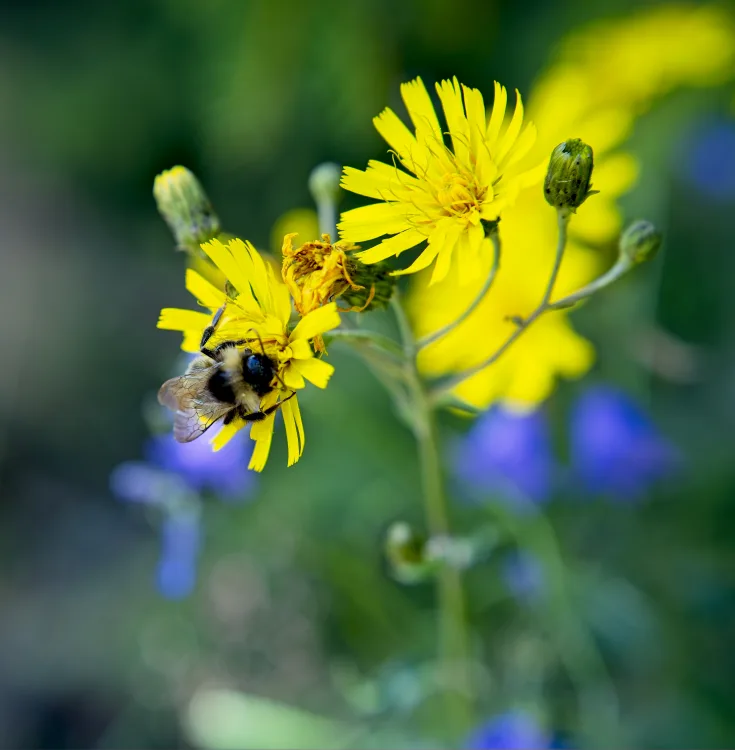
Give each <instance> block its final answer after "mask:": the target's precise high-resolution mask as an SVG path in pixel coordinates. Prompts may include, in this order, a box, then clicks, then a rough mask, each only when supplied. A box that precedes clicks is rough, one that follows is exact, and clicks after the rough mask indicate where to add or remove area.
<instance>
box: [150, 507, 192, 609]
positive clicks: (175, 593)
mask: <svg viewBox="0 0 735 750" xmlns="http://www.w3.org/2000/svg"><path fill="white" fill-rule="evenodd" d="M200 538H201V527H200V524H199V518H198V514H196V513H186V512H182V513H173V514H171V515H169V516H167V517H166V518H165V519H164V522H163V526H162V527H161V553H160V557H159V559H158V566H157V568H156V581H157V584H158V590H159V591H160V592H161V594H162V595H163V596H165V597H166V598H167V599H183V598H184V597H186V596H188V595H189V594H190V593H191V592H192V590H193V589H194V586H195V584H196V577H197V558H198V556H199V545H200Z"/></svg>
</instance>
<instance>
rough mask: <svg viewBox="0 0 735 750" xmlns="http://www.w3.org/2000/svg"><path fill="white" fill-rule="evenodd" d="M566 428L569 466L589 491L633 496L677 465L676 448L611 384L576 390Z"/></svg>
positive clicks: (643, 413) (646, 488) (640, 493)
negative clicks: (569, 429)
mask: <svg viewBox="0 0 735 750" xmlns="http://www.w3.org/2000/svg"><path fill="white" fill-rule="evenodd" d="M570 428H571V438H570V440H571V447H570V449H571V459H572V468H573V470H574V473H575V475H576V476H577V478H578V479H579V480H580V481H581V482H582V484H583V486H584V488H585V489H586V490H587V491H588V492H590V493H600V494H608V495H612V496H615V497H619V498H622V499H635V498H638V497H640V496H641V495H643V494H644V493H645V492H646V491H647V490H648V489H649V488H650V487H651V485H653V484H654V483H655V482H656V481H658V480H660V479H663V478H665V477H667V476H669V475H671V474H672V473H674V472H675V471H676V469H677V468H678V467H679V465H680V456H679V453H678V451H677V450H676V449H675V448H674V447H673V446H672V445H671V443H669V442H668V441H667V440H666V439H665V438H664V437H663V436H662V435H661V434H660V433H659V431H658V430H657V429H656V427H655V426H654V425H653V423H652V422H651V420H650V419H649V417H648V415H647V414H646V413H645V412H644V411H643V410H642V409H641V408H640V407H639V406H638V405H637V404H636V403H635V402H634V401H633V400H632V399H630V398H629V397H628V396H627V395H626V394H625V393H623V392H622V391H619V390H616V389H615V388H611V387H608V386H596V387H593V388H590V389H588V390H587V391H586V392H585V393H584V394H582V396H580V398H579V399H578V400H577V402H576V403H575V405H574V407H573V409H572V415H571V423H570Z"/></svg>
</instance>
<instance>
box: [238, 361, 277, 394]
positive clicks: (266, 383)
mask: <svg viewBox="0 0 735 750" xmlns="http://www.w3.org/2000/svg"><path fill="white" fill-rule="evenodd" d="M275 374H276V367H275V364H274V362H273V360H272V359H271V358H270V357H268V356H267V355H265V354H256V353H252V352H246V353H245V354H244V355H243V358H242V377H243V380H244V381H245V382H246V383H247V384H248V385H250V386H252V388H253V390H254V391H255V392H256V393H257V394H258V395H259V396H264V395H265V394H266V393H268V391H270V383H271V380H273V376H274V375H275Z"/></svg>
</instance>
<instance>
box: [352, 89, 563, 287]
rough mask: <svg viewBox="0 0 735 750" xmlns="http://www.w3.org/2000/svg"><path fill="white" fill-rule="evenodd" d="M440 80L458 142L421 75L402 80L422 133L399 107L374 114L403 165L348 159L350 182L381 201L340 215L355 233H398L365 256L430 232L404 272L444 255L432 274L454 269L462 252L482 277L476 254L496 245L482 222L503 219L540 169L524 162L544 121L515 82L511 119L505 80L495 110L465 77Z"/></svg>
mask: <svg viewBox="0 0 735 750" xmlns="http://www.w3.org/2000/svg"><path fill="white" fill-rule="evenodd" d="M436 90H437V92H438V94H439V99H440V100H441V104H442V108H443V110H444V117H445V119H446V122H447V126H448V128H449V134H450V136H451V141H452V148H449V147H448V146H446V145H445V144H444V135H443V133H442V128H441V126H440V124H439V120H438V118H437V116H436V112H435V111H434V107H433V105H432V103H431V99H430V98H429V94H428V92H427V91H426V88H425V87H424V84H423V82H422V81H421V79H420V78H417V79H416V80H414V81H411V82H410V83H404V84H402V85H401V94H402V96H403V101H404V103H405V105H406V109H407V110H408V113H409V115H410V117H411V120H412V121H413V124H414V127H415V129H416V130H415V134H413V133H411V132H410V131H409V129H408V128H407V127H406V126H405V125H404V124H403V122H401V120H400V119H399V118H398V116H397V115H396V114H395V113H394V112H393V111H392V110H391V109H385V110H384V111H383V112H382V113H381V114H380V115H378V117H376V118H375V119H374V121H373V122H374V123H375V127H376V128H377V130H378V132H379V133H380V134H381V135H382V136H383V138H384V139H385V140H386V141H387V143H388V145H389V146H390V147H391V149H392V150H393V152H394V154H395V156H396V158H397V159H398V162H399V163H400V165H401V166H403V167H404V169H400V168H399V166H398V165H396V164H393V165H388V164H384V163H382V162H378V161H371V162H369V163H368V168H367V169H366V170H365V171H364V172H363V171H360V170H358V169H353V168H351V167H345V170H344V176H343V179H342V186H343V187H344V188H345V189H346V190H350V191H352V192H354V193H358V194H360V195H365V196H367V197H369V198H377V199H378V200H380V201H382V202H381V203H376V204H373V205H370V206H364V207H362V208H356V209H353V210H351V211H346V212H345V213H343V214H342V217H341V219H342V220H341V223H340V224H339V230H340V234H341V236H342V237H343V238H344V239H346V240H348V241H350V242H363V241H366V240H373V239H377V238H378V237H381V236H383V235H386V234H390V235H393V236H392V237H390V238H388V239H384V240H383V241H382V242H380V243H379V244H378V245H376V246H375V247H372V248H370V249H369V250H366V251H364V252H363V253H362V254H361V255H360V257H361V259H362V261H363V262H364V263H376V262H377V261H381V260H384V259H386V258H388V257H390V256H391V255H396V256H397V255H400V254H401V253H402V252H404V251H406V250H409V249H410V248H412V247H415V246H416V245H418V244H420V243H422V242H424V241H425V240H426V241H428V245H427V247H426V248H425V249H424V250H423V252H422V253H421V255H419V257H418V258H417V259H416V261H415V262H414V263H413V264H412V265H411V266H409V267H408V268H406V269H404V270H402V271H398V272H397V273H398V274H401V273H414V272H416V271H420V270H422V269H424V268H427V267H428V266H429V265H431V263H433V262H434V261H436V265H435V266H434V271H433V274H432V277H431V283H432V284H433V283H436V282H438V281H441V280H442V279H443V278H444V277H445V276H446V275H447V273H448V271H449V268H450V265H451V263H452V256H453V254H455V253H456V255H457V256H458V257H457V259H456V263H457V264H458V265H459V267H460V272H461V278H462V280H463V281H469V280H471V279H472V278H473V277H474V274H475V272H476V266H477V264H478V262H480V263H482V258H483V255H489V254H490V252H489V249H488V248H489V240H488V239H487V237H486V232H485V226H484V222H493V221H495V220H497V219H498V217H499V216H500V214H501V212H503V211H505V210H506V209H507V208H508V207H509V206H511V205H513V203H514V202H515V200H516V197H517V196H518V193H519V192H520V191H521V190H522V189H523V188H525V187H528V186H529V185H532V184H533V183H534V182H537V181H539V180H540V179H541V177H542V176H543V167H544V164H543V163H538V162H537V163H538V164H539V165H538V166H537V167H535V168H533V169H528V168H526V167H525V166H524V157H526V155H527V154H528V153H529V151H530V150H531V148H532V146H533V144H534V141H535V139H536V129H535V128H534V126H533V125H532V124H531V123H528V124H527V125H526V126H525V127H523V103H522V101H521V96H520V94H519V93H518V92H517V91H516V106H515V111H514V113H513V116H512V118H511V120H510V122H509V123H508V124H507V126H506V125H505V123H504V119H505V109H506V103H507V98H508V97H507V93H506V90H505V88H503V87H502V86H501V85H500V84H498V83H496V84H495V99H494V101H493V109H492V113H491V115H490V118H489V119H488V118H487V115H486V112H485V102H484V100H483V97H482V94H481V93H480V92H479V91H478V90H477V89H471V88H468V87H467V86H464V85H463V86H461V87H460V85H459V83H458V81H457V79H456V78H455V79H454V80H453V81H442V83H441V84H437V86H436ZM546 159H548V155H547V156H546ZM405 170H408V171H405ZM409 173H410V174H409Z"/></svg>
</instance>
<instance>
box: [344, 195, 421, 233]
mask: <svg viewBox="0 0 735 750" xmlns="http://www.w3.org/2000/svg"><path fill="white" fill-rule="evenodd" d="M408 208H409V207H407V206H406V205H405V204H402V203H374V204H372V205H370V206H362V207H361V208H353V209H352V210H350V211H345V212H344V213H343V214H342V216H341V219H342V220H341V221H340V223H339V224H338V225H337V226H338V228H339V230H340V234H343V235H348V236H349V237H350V240H351V241H352V242H364V241H365V240H374V239H375V238H376V237H381V236H382V235H384V234H397V233H398V232H402V231H403V230H404V229H410V227H411V225H410V223H409V221H408Z"/></svg>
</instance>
